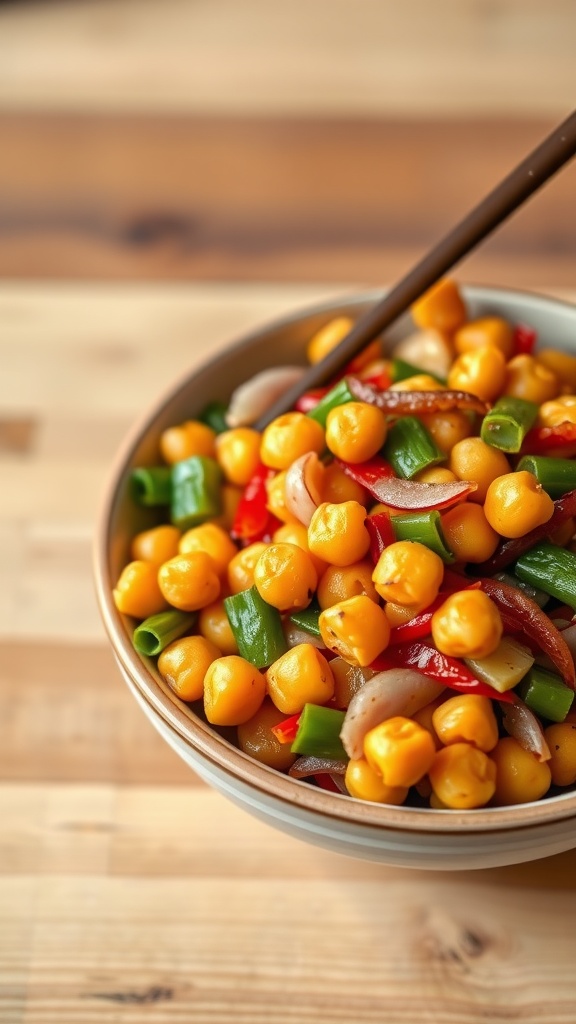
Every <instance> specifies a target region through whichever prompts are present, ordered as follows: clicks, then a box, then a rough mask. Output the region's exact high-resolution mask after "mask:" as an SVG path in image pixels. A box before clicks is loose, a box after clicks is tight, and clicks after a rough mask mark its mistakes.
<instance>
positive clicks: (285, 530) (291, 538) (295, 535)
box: [272, 523, 326, 578]
mask: <svg viewBox="0 0 576 1024" xmlns="http://www.w3.org/2000/svg"><path fill="white" fill-rule="evenodd" d="M272 540H273V541H274V543H275V544H296V546H297V547H299V548H302V551H305V552H306V553H307V554H308V555H310V558H311V559H312V565H313V566H314V568H315V569H316V572H317V573H318V578H320V576H321V575H322V573H323V572H324V570H325V569H326V562H324V561H323V560H322V559H321V558H318V557H317V556H316V555H313V554H312V552H311V551H310V548H309V547H308V530H307V528H306V527H305V526H303V525H302V523H284V524H283V525H282V526H279V527H278V529H277V530H275V531H274V533H273V534H272Z"/></svg>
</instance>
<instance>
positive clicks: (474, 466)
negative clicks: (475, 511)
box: [448, 437, 510, 505]
mask: <svg viewBox="0 0 576 1024" xmlns="http://www.w3.org/2000/svg"><path fill="white" fill-rule="evenodd" d="M448 465H449V468H450V470H451V471H452V473H454V475H455V476H456V477H457V479H458V480H471V481H472V483H475V484H476V487H477V489H476V490H475V491H474V493H473V494H471V495H470V501H475V502H479V504H481V505H482V504H483V503H484V501H485V499H486V493H487V491H488V488H489V486H490V484H491V483H492V481H493V480H495V479H496V477H499V476H503V475H504V474H505V473H509V472H510V463H509V462H508V459H507V458H506V456H505V455H504V452H501V451H499V449H498V448H492V447H491V446H490V445H489V444H486V442H485V441H483V440H482V439H481V438H480V437H465V438H464V440H462V441H458V442H457V443H456V444H455V445H454V447H453V449H452V451H451V452H450V460H449V463H448Z"/></svg>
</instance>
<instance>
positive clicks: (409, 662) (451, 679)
mask: <svg viewBox="0 0 576 1024" xmlns="http://www.w3.org/2000/svg"><path fill="white" fill-rule="evenodd" d="M370 668H373V669H375V670H376V671H377V672H382V671H384V670H385V669H389V668H413V669H415V670H416V671H417V672H422V673H423V675H425V676H428V677H429V678H430V679H434V680H435V681H436V682H438V683H443V684H444V686H448V687H449V688H450V689H451V690H458V692H459V693H475V694H478V696H479V697H490V698H492V699H493V700H501V701H504V702H507V703H511V701H512V699H513V698H512V696H511V695H510V693H508V692H507V693H498V691H497V690H495V689H494V687H492V686H489V685H488V684H487V683H483V682H482V680H480V679H477V678H476V676H475V675H473V674H472V672H471V671H470V669H469V668H467V667H466V665H464V664H463V662H461V661H459V660H458V658H451V657H450V656H449V655H448V654H441V652H440V651H437V650H436V648H435V647H432V646H431V645H430V644H425V643H423V642H422V641H421V640H414V641H412V642H411V643H404V644H398V646H397V647H387V648H386V650H385V651H383V652H382V654H379V655H378V657H377V658H376V660H375V661H373V662H372V664H371V665H370Z"/></svg>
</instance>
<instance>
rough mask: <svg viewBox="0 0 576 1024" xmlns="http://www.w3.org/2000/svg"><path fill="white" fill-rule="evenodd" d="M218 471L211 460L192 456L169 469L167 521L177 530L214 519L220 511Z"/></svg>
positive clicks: (215, 464)
mask: <svg viewBox="0 0 576 1024" xmlns="http://www.w3.org/2000/svg"><path fill="white" fill-rule="evenodd" d="M221 481H222V470H221V469H220V466H219V465H218V463H217V462H216V460H215V459H211V458H209V457H208V456H207V455H193V456H192V458H190V459H183V460H182V462H176V463H175V464H174V465H173V466H172V502H171V507H170V516H171V520H172V522H173V523H174V525H175V526H178V527H179V528H180V529H181V530H189V529H190V528H191V527H192V526H198V524H199V523H203V522H205V521H206V520H207V519H215V518H216V517H217V516H219V515H220V512H221V498H220V484H221Z"/></svg>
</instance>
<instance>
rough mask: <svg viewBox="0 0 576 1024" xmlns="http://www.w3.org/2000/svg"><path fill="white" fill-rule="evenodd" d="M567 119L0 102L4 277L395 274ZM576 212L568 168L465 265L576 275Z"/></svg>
mask: <svg viewBox="0 0 576 1024" xmlns="http://www.w3.org/2000/svg"><path fill="white" fill-rule="evenodd" d="M552 126H553V122H551V121H549V120H544V119H539V120H535V119H531V120H519V119H498V120H495V119H490V120H486V119H484V120H482V119H480V120H475V121H472V122H471V121H470V120H469V119H454V118H451V119H437V118H436V119H423V118H417V119H412V120H410V121H409V122H403V121H398V120H393V119H390V118H380V119H375V118H364V119H360V120H352V119H344V118H332V119H323V120H318V119H316V120H314V119H308V120H294V119H286V118H284V119H282V120H278V119H272V118H254V117H239V118H230V117H208V116H194V117H192V116H188V117H182V116H170V117H169V116H166V117H163V118H159V117H150V116H143V117H133V116H97V115H93V116H82V117H80V116H73V115H68V116H65V115H58V116H56V115H42V116H40V115H35V114H32V113H30V114H25V115H24V114H22V115H7V114H4V115H3V116H2V115H0V150H1V151H2V154H3V158H2V161H0V274H1V275H3V276H4V277H9V278H18V277H20V278H21V277H37V278H51V279H54V278H67V279H89V278H91V279H94V278H100V279H107V280H110V279H122V280H127V279H139V280H150V279H171V280H185V279H195V280H198V279H201V280H222V279H227V280H238V281H246V280H267V281H273V280H276V281H287V280H292V281H302V280H309V281H311V280H315V281H345V282H346V283H349V282H350V281H365V282H369V283H374V284H379V285H380V284H385V283H387V282H389V281H391V280H393V279H395V278H397V277H399V276H400V274H401V273H402V272H403V271H404V270H406V269H407V268H408V267H409V265H410V264H411V263H412V262H414V261H415V260H416V259H417V258H418V257H419V256H420V255H422V254H423V253H424V251H425V250H426V249H427V248H428V247H429V246H430V245H431V244H432V243H433V242H435V241H436V240H438V239H439V238H440V236H441V235H442V234H443V233H444V232H445V231H446V230H447V229H448V227H449V226H450V225H451V224H452V223H455V222H456V220H457V219H459V218H460V217H461V216H462V215H463V214H464V213H465V212H466V211H467V210H468V208H469V207H471V206H472V205H473V204H474V203H476V202H477V201H478V200H479V199H480V198H481V196H483V195H484V194H485V193H486V192H487V191H489V189H490V188H491V187H492V186H493V185H495V184H496V182H497V181H498V180H499V179H500V178H501V177H502V176H503V175H504V174H506V173H508V171H509V170H511V169H512V167H513V166H514V165H515V164H516V163H517V162H518V161H519V160H520V159H521V158H522V157H524V156H525V155H526V153H527V152H528V151H529V150H530V149H531V148H532V147H533V146H534V145H535V144H536V143H537V142H538V141H539V140H540V139H541V138H542V137H543V136H544V135H545V134H547V133H548V132H549V131H550V129H551V128H552ZM574 208H576V167H570V168H568V169H567V170H565V171H564V172H563V173H562V174H560V175H559V176H558V178H557V179H555V180H554V182H552V183H551V184H550V185H549V186H548V187H547V188H546V189H545V190H544V192H543V193H542V194H540V195H539V196H538V197H537V198H536V199H534V200H533V201H532V202H531V203H530V204H528V206H527V207H526V208H524V209H523V210H522V211H521V212H520V213H519V214H517V215H516V216H515V217H514V218H513V219H512V220H511V222H510V223H509V224H507V225H506V226H505V228H503V229H501V230H500V232H499V233H498V234H497V235H496V236H495V237H494V238H493V239H492V240H490V241H488V242H487V243H485V244H484V245H483V246H482V247H481V249H480V250H479V251H478V253H476V254H474V255H472V256H471V258H470V259H469V260H468V261H466V263H465V265H464V266H463V268H462V272H461V274H460V276H461V278H462V279H466V280H473V279H476V280H484V281H486V282H492V283H495V282H498V283H501V284H508V285H519V286H525V287H528V286H535V285H536V284H538V285H544V286H546V285H548V286H552V285H555V286H562V285H565V286H571V285H572V284H573V275H574V265H575V257H576V244H575V242H574V236H573V231H572V219H571V218H570V217H569V216H567V211H569V210H573V209H574ZM120 358H121V354H120Z"/></svg>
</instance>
